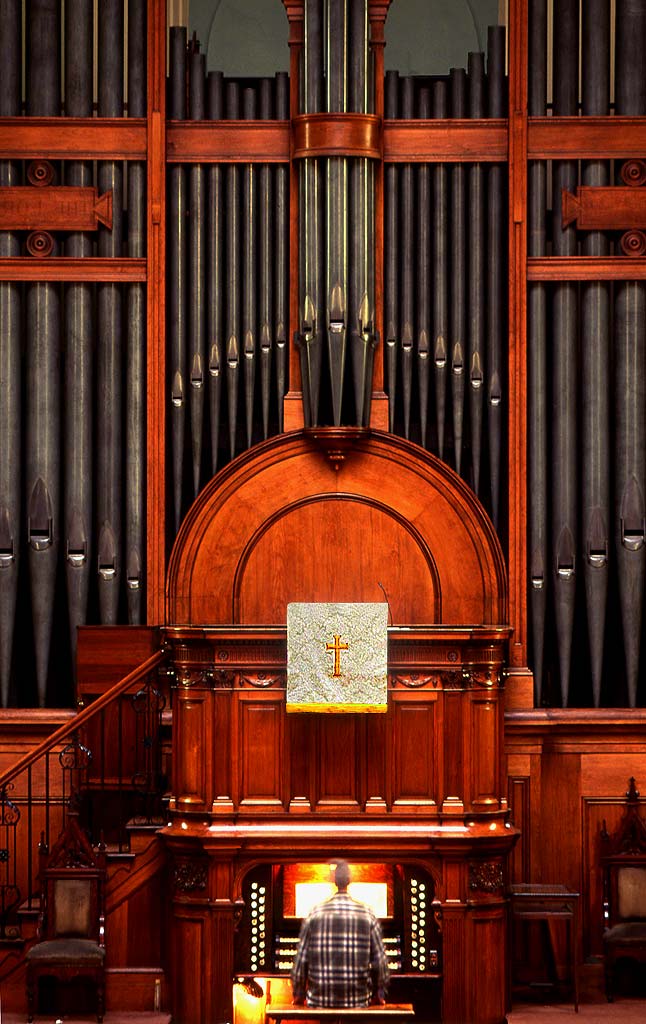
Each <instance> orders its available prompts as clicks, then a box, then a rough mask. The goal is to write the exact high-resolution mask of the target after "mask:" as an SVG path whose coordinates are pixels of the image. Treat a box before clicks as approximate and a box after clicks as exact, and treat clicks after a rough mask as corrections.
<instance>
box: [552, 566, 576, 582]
mask: <svg viewBox="0 0 646 1024" xmlns="http://www.w3.org/2000/svg"><path fill="white" fill-rule="evenodd" d="M556 575H557V576H558V578H559V579H560V580H572V579H574V566H573V565H557V567H556Z"/></svg>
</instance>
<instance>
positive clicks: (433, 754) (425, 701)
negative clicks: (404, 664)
mask: <svg viewBox="0 0 646 1024" xmlns="http://www.w3.org/2000/svg"><path fill="white" fill-rule="evenodd" d="M436 711H437V694H436V693H428V692H426V693H425V694H424V697H423V698H420V696H419V694H417V693H415V692H409V693H406V692H403V691H401V690H398V691H395V692H394V693H393V694H392V707H391V710H390V714H391V715H392V717H393V745H392V767H391V774H392V780H393V801H392V807H393V810H394V811H396V812H397V813H398V814H402V813H403V814H406V813H407V812H411V813H416V812H419V810H420V809H421V808H424V810H425V811H426V813H428V810H429V807H433V808H435V807H436V806H437V791H438V779H439V774H438V765H437V750H438V747H439V745H440V737H439V733H438V729H437V721H436Z"/></svg>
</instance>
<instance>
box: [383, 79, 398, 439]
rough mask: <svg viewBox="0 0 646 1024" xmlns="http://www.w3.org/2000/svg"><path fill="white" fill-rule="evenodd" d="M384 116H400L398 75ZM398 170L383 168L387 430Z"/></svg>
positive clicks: (393, 392) (394, 332) (393, 351)
mask: <svg viewBox="0 0 646 1024" xmlns="http://www.w3.org/2000/svg"><path fill="white" fill-rule="evenodd" d="M384 112H385V115H386V118H387V119H388V120H391V121H392V120H395V118H397V117H398V116H399V74H398V72H397V71H387V72H386V83H385V111H384ZM398 179H399V169H398V167H397V165H396V164H386V167H385V170H384V186H385V187H384V203H385V224H384V236H385V238H384V241H385V270H384V278H385V280H384V324H385V333H386V338H385V358H386V377H387V380H388V429H389V430H390V431H391V433H392V432H393V431H394V429H395V409H396V404H397V358H398V348H399V293H398V288H397V279H398V273H399V253H400V249H399V188H398V185H399V180H398Z"/></svg>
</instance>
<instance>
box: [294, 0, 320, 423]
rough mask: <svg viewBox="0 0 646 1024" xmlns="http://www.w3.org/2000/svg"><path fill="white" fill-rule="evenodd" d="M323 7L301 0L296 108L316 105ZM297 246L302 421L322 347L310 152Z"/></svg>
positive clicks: (314, 397) (315, 385)
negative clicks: (301, 41)
mask: <svg viewBox="0 0 646 1024" xmlns="http://www.w3.org/2000/svg"><path fill="white" fill-rule="evenodd" d="M322 82H323V12H322V0H305V39H304V45H303V68H302V83H301V90H300V96H301V104H300V106H301V113H303V114H313V113H317V112H318V111H320V110H321V108H322V94H321V88H322ZM299 192H300V195H299V210H300V238H301V240H302V244H301V246H300V260H299V264H300V265H299V275H298V279H299V324H300V329H299V333H298V336H297V340H298V344H299V348H300V366H301V381H302V389H303V414H304V418H305V423H306V425H310V426H314V425H316V424H317V423H318V410H319V393H320V380H321V366H322V348H323V323H324V314H323V309H324V302H323V290H324V284H323V265H324V264H323V231H322V223H321V205H322V204H321V174H320V168H319V162H318V160H317V159H316V158H310V159H306V160H303V162H302V165H301V168H300V185H299Z"/></svg>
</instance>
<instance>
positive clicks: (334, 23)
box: [325, 0, 348, 427]
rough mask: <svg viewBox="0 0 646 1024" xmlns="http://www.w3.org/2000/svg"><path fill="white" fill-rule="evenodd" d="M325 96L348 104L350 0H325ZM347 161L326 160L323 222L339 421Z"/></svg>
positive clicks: (332, 105) (333, 106)
mask: <svg viewBox="0 0 646 1024" xmlns="http://www.w3.org/2000/svg"><path fill="white" fill-rule="evenodd" d="M326 6H327V46H326V67H325V73H326V94H327V96H326V98H327V109H328V112H330V113H343V112H345V111H346V110H347V56H348V54H347V51H348V12H347V0H327V4H326ZM347 191H348V164H347V160H346V159H345V157H336V156H334V157H329V158H328V159H327V160H326V188H325V227H326V275H325V295H326V300H327V308H326V326H327V339H328V360H329V368H330V383H331V387H332V418H333V421H334V425H335V426H337V427H338V426H339V425H340V423H341V403H342V398H343V376H344V370H345V352H346V336H347V330H348V227H347V211H346V195H347Z"/></svg>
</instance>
